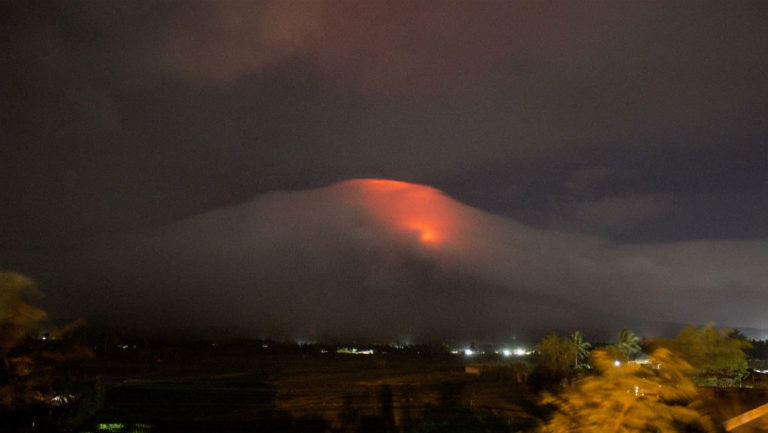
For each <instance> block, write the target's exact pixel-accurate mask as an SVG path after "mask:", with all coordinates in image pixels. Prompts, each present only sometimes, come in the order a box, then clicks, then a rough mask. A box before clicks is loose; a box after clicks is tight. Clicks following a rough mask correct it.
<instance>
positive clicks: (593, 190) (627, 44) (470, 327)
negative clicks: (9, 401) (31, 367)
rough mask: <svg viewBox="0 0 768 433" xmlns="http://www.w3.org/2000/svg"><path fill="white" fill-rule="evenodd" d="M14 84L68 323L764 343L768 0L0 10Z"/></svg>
mask: <svg viewBox="0 0 768 433" xmlns="http://www.w3.org/2000/svg"><path fill="white" fill-rule="evenodd" d="M0 92H1V96H0V198H1V200H2V206H1V207H0V209H1V210H0V268H5V269H10V270H16V271H19V272H23V273H25V274H27V275H29V276H31V277H33V278H35V279H36V280H37V281H39V283H40V285H41V288H42V290H43V291H44V292H45V293H46V294H47V298H46V301H45V303H46V305H45V306H46V308H47V309H48V310H49V311H50V312H51V314H52V315H53V316H54V317H77V316H81V315H84V316H101V317H109V318H114V320H115V321H116V322H120V323H125V324H127V325H130V326H150V327H199V328H203V327H207V326H224V327H232V328H237V329H238V330H239V331H240V332H243V333H246V334H248V335H254V336H271V337H281V338H282V337H285V338H306V339H319V338H327V337H333V336H337V337H338V336H341V337H355V338H358V337H359V338H372V339H382V340H383V339H391V340H401V341H406V340H409V341H411V340H415V341H419V340H432V339H445V338H455V339H478V340H479V339H508V338H512V337H515V338H525V337H526V336H530V335H536V334H537V333H542V332H548V331H549V330H563V331H571V330H574V329H582V330H586V332H588V333H589V332H591V333H592V334H593V335H597V334H599V333H601V332H604V333H605V334H606V335H607V334H613V333H614V331H615V330H618V329H619V328H621V327H624V326H632V327H635V331H636V332H637V333H638V334H643V333H654V332H656V333H659V332H664V330H666V329H668V328H669V326H672V327H674V326H675V325H677V324H689V323H697V324H703V323H706V322H709V321H715V322H717V323H718V324H720V325H729V326H735V327H739V328H741V329H745V330H747V332H746V333H748V334H750V333H751V334H752V335H755V336H766V335H767V334H766V333H767V332H768V331H761V330H760V329H762V330H766V329H768V314H766V313H765V312H766V311H768V2H764V1H739V2H703V1H696V2H694V1H679V2H660V1H659V2H639V1H637V2H607V1H606V2H574V1H561V2H543V1H524V2H515V1H469V0H464V1H456V2H449V1H443V2H436V1H424V2H420V1H402V2H399V1H330V0H329V1H307V2H303V1H280V0H277V1H242V2H239V1H193V0H185V1H179V2H169V1H162V2H160V1H131V2H127V1H126V2H111V1H94V2H86V1H75V2H72V1H50V0H47V1H3V2H0ZM353 179H389V180H394V181H399V182H402V183H398V182H374V181H364V180H353ZM588 335H589V334H588Z"/></svg>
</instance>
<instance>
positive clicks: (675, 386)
mask: <svg viewBox="0 0 768 433" xmlns="http://www.w3.org/2000/svg"><path fill="white" fill-rule="evenodd" d="M592 365H593V366H594V367H595V369H596V370H597V374H595V375H590V376H586V377H584V378H582V379H580V380H578V381H576V382H575V383H574V385H573V386H572V387H570V388H568V389H567V390H566V391H564V392H562V393H560V394H559V395H556V396H554V395H551V394H545V396H544V399H543V403H544V404H547V405H551V406H554V408H555V412H554V415H553V416H552V418H551V419H550V420H549V422H547V423H546V424H545V425H543V426H542V431H543V432H544V433H571V432H578V433H598V432H599V433H603V432H609V433H630V432H661V433H672V432H678V431H691V430H690V429H691V428H698V429H699V430H698V431H704V432H714V431H715V428H714V425H713V423H712V421H711V420H710V419H709V418H708V417H707V416H706V415H705V414H704V413H702V412H701V410H700V403H699V402H698V401H697V400H696V396H697V395H696V388H695V386H694V385H693V383H692V382H691V381H690V380H689V379H688V378H687V377H686V375H685V374H686V373H687V372H688V371H689V370H690V369H691V366H690V365H689V364H688V363H687V362H685V361H684V360H683V359H682V358H680V357H679V356H677V355H675V354H674V353H673V352H671V351H669V350H667V349H664V348H662V349H658V350H657V351H655V352H654V353H652V354H651V365H638V364H634V363H621V364H619V365H616V364H615V363H614V359H613V357H612V356H611V355H610V354H608V353H607V352H605V351H603V350H594V351H593V352H592ZM684 429H685V430H684ZM694 431H696V430H694Z"/></svg>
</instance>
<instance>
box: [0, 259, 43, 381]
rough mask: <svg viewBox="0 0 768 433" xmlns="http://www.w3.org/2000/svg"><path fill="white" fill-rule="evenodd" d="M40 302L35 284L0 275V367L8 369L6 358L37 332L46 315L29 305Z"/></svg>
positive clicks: (20, 276)
mask: <svg viewBox="0 0 768 433" xmlns="http://www.w3.org/2000/svg"><path fill="white" fill-rule="evenodd" d="M40 298H42V294H41V293H40V291H38V290H37V287H36V286H35V283H34V281H32V280H31V279H29V278H27V277H25V276H23V275H20V274H17V273H15V272H7V271H0V357H1V360H2V363H3V364H2V367H3V368H4V369H5V370H8V369H9V368H10V367H11V365H10V363H9V360H8V354H9V353H10V352H11V350H13V349H14V348H16V347H17V346H18V345H19V344H21V343H22V342H23V341H24V339H25V338H27V336H28V335H29V334H30V332H32V331H33V330H35V329H37V326H38V324H39V323H40V322H41V321H42V320H44V319H45V318H46V314H45V311H43V310H41V309H39V308H36V307H33V306H32V305H30V304H29V303H28V302H32V301H35V300H38V299H40Z"/></svg>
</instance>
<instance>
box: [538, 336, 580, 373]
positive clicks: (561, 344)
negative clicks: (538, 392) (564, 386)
mask: <svg viewBox="0 0 768 433" xmlns="http://www.w3.org/2000/svg"><path fill="white" fill-rule="evenodd" d="M535 350H536V352H537V353H538V354H539V360H538V366H539V367H540V368H541V369H543V370H544V371H545V372H546V373H547V374H548V375H550V376H552V377H563V376H567V375H568V373H570V371H571V361H572V360H573V359H574V358H575V357H576V356H577V351H576V346H575V345H574V344H573V341H571V340H570V339H568V338H560V337H558V336H557V335H556V334H555V333H554V332H553V333H551V334H549V335H548V336H547V337H545V338H544V339H542V340H541V341H540V342H539V343H538V344H537V345H536V347H535Z"/></svg>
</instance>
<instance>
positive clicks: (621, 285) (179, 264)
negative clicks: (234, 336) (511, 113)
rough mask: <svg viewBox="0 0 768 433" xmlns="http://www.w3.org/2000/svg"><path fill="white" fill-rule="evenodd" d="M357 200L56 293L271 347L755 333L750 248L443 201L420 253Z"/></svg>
mask: <svg viewBox="0 0 768 433" xmlns="http://www.w3.org/2000/svg"><path fill="white" fill-rule="evenodd" d="M413 187H414V188H417V189H418V188H426V187H421V186H413ZM365 194H367V193H366V192H365V191H363V190H361V189H360V188H359V187H356V186H355V185H354V183H350V182H345V183H342V184H337V185H332V186H330V187H327V188H321V189H316V190H308V191H301V192H276V193H270V194H266V195H263V196H260V197H258V198H256V199H254V200H252V201H250V202H248V203H245V204H242V205H238V206H235V207H230V208H225V209H220V210H216V211H213V212H210V213H206V214H203V215H200V216H197V217H194V218H191V219H187V220H184V221H180V222H178V223H174V224H172V225H169V226H167V227H164V228H162V229H158V230H154V231H152V232H147V233H143V234H141V235H136V236H131V237H128V238H125V239H122V240H116V241H114V242H112V243H110V244H109V245H108V246H102V247H99V248H96V250H95V251H92V252H91V253H87V254H85V255H81V256H79V257H78V258H77V259H76V263H75V264H70V265H68V266H67V267H68V270H67V272H68V273H69V275H71V276H75V275H77V276H79V277H78V278H75V279H73V280H70V284H72V286H73V287H74V286H78V285H80V287H93V288H94V290H92V291H86V292H81V293H80V294H79V295H78V297H77V299H78V301H79V302H81V303H82V304H81V306H82V305H87V306H88V307H87V308H89V309H90V311H91V312H93V313H99V312H109V313H110V314H118V315H120V314H122V315H123V317H130V318H131V319H129V322H130V323H132V324H133V325H141V324H144V325H150V326H177V327H185V326H191V327H194V326H195V325H196V324H206V325H208V326H215V325H219V326H232V327H236V328H238V329H240V330H242V331H243V332H245V333H246V334H248V335H257V336H272V337H274V336H280V337H291V338H310V339H311V338H324V337H341V338H352V337H357V338H366V339H379V340H383V341H402V340H404V339H410V340H412V341H414V340H415V341H424V340H439V339H445V338H449V339H462V338H464V339H504V338H511V337H523V338H525V337H526V336H531V335H537V333H540V332H543V330H550V329H562V330H565V331H568V330H573V329H586V330H589V331H592V332H600V333H602V335H604V336H608V335H610V334H611V333H612V331H614V330H617V329H619V328H620V327H622V326H630V325H631V324H636V325H637V326H646V327H647V328H645V329H640V330H639V331H641V332H643V331H647V332H660V331H659V329H661V328H663V326H662V324H663V323H670V322H671V323H683V324H684V323H705V322H708V321H711V320H715V321H718V322H720V323H722V324H723V325H731V326H740V327H750V328H765V327H766V323H765V318H764V314H763V312H764V310H765V308H766V307H768V304H766V302H768V299H766V298H765V296H763V295H761V294H764V293H766V289H768V287H766V286H765V281H768V274H767V272H768V271H767V270H766V269H765V267H764V266H763V265H764V263H766V260H768V248H766V247H768V244H766V242H764V241H751V242H750V241H743V242H737V241H730V242H713V241H709V242H681V243H671V244H645V245H617V244H612V243H611V242H609V241H607V240H606V239H605V238H602V237H599V236H595V235H584V234H578V233H574V232H562V231H555V230H540V229H535V228H532V227H530V226H527V225H524V224H522V223H520V222H517V221H514V220H511V219H509V218H505V217H501V216H497V215H492V214H488V213H485V212H482V211H480V210H477V209H473V208H470V207H468V206H466V205H462V204H460V203H458V202H455V201H453V200H452V199H450V198H448V197H445V196H441V203H442V204H443V205H445V206H446V208H445V209H447V210H446V213H448V214H450V215H454V214H455V215H458V216H460V217H461V218H463V219H464V220H465V221H466V222H467V226H465V227H464V231H463V233H454V234H451V233H449V234H447V235H446V236H447V239H449V240H450V239H451V237H452V236H455V241H454V242H447V243H445V244H442V245H425V244H423V243H421V242H419V240H418V237H416V236H414V235H413V234H410V233H399V232H397V231H392V230H390V228H389V227H388V226H387V222H386V221H381V220H380V219H379V218H378V215H377V214H376V212H377V209H375V208H371V207H369V206H368V205H367V203H368V201H369V199H370V197H367V196H366V195H365ZM398 199H399V198H398V195H397V194H395V195H393V196H389V197H388V200H393V201H397V200H398ZM84 264H87V266H84ZM83 276H87V278H86V279H83ZM734 287H739V290H738V291H734V290H733V288H734ZM654 326H655V327H656V328H655V329H654ZM613 328H616V329H613Z"/></svg>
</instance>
